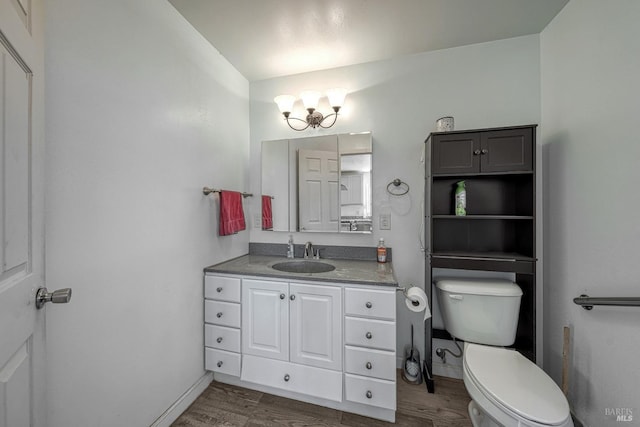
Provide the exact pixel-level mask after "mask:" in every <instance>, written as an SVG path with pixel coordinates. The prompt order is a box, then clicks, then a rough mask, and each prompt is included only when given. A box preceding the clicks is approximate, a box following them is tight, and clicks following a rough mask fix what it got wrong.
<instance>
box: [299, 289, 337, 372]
mask: <svg viewBox="0 0 640 427" xmlns="http://www.w3.org/2000/svg"><path fill="white" fill-rule="evenodd" d="M289 293H290V297H289V299H290V301H289V310H290V318H291V323H290V331H289V334H290V342H289V345H290V355H291V361H292V362H294V363H301V364H305V365H310V366H317V367H319V368H327V369H334V370H341V369H342V289H341V288H340V287H337V286H317V285H303V284H296V283H290V284H289Z"/></svg>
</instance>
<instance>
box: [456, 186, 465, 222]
mask: <svg viewBox="0 0 640 427" xmlns="http://www.w3.org/2000/svg"><path fill="white" fill-rule="evenodd" d="M466 214H467V190H466V189H465V188H464V181H458V187H456V216H465V215H466Z"/></svg>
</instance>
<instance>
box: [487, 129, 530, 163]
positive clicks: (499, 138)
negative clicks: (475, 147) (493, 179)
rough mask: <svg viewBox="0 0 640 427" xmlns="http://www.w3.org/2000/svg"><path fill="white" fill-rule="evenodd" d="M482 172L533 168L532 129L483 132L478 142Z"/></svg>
mask: <svg viewBox="0 0 640 427" xmlns="http://www.w3.org/2000/svg"><path fill="white" fill-rule="evenodd" d="M480 150H481V156H480V161H481V164H480V169H481V170H482V172H512V171H531V170H533V129H532V128H524V129H502V130H495V131H488V132H483V133H482V137H481V143H480Z"/></svg>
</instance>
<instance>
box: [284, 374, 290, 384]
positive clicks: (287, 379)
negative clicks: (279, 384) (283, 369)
mask: <svg viewBox="0 0 640 427" xmlns="http://www.w3.org/2000/svg"><path fill="white" fill-rule="evenodd" d="M290 378H291V377H290V376H289V374H285V376H284V381H285V382H288V381H289V379H290Z"/></svg>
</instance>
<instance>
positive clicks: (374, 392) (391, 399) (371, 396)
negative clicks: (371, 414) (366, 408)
mask: <svg viewBox="0 0 640 427" xmlns="http://www.w3.org/2000/svg"><path fill="white" fill-rule="evenodd" d="M344 390H345V399H346V400H349V401H351V402H357V403H364V404H365V405H371V406H377V407H380V408H386V409H392V410H395V409H396V383H395V382H392V381H384V380H378V379H375V378H366V377H359V376H356V375H350V374H344Z"/></svg>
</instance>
